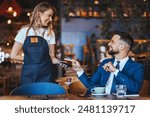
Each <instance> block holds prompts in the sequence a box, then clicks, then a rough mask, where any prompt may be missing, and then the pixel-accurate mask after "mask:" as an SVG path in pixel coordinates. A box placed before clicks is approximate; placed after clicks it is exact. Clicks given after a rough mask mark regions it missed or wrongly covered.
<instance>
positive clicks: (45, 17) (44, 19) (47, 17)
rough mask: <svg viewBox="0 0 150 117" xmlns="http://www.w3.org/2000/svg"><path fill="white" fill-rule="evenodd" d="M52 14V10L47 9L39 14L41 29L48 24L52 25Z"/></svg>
mask: <svg viewBox="0 0 150 117" xmlns="http://www.w3.org/2000/svg"><path fill="white" fill-rule="evenodd" d="M53 14H54V11H53V10H52V9H49V10H47V11H45V12H43V13H41V12H40V20H41V25H42V26H43V27H46V26H49V24H50V23H52V17H53Z"/></svg>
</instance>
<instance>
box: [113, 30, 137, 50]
mask: <svg viewBox="0 0 150 117" xmlns="http://www.w3.org/2000/svg"><path fill="white" fill-rule="evenodd" d="M113 35H119V36H120V39H121V40H123V41H124V42H126V43H127V44H128V45H129V46H130V49H129V50H131V49H132V46H133V44H134V39H133V38H132V36H131V35H130V34H128V33H126V32H121V31H114V32H113Z"/></svg>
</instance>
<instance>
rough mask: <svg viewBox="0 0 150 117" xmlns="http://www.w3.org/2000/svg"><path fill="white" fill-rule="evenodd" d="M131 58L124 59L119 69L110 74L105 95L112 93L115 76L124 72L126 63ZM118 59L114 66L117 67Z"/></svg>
mask: <svg viewBox="0 0 150 117" xmlns="http://www.w3.org/2000/svg"><path fill="white" fill-rule="evenodd" d="M128 59H129V57H126V58H124V59H121V60H119V61H120V63H119V69H117V70H116V71H115V72H112V73H110V76H109V79H108V81H107V83H106V89H105V93H106V94H110V92H111V87H112V83H113V79H114V75H115V76H117V75H118V72H119V71H122V69H123V68H124V66H125V64H126V62H127V61H128ZM117 61H118V60H117V59H115V62H114V63H113V65H114V66H116V65H117Z"/></svg>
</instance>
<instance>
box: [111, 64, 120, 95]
mask: <svg viewBox="0 0 150 117" xmlns="http://www.w3.org/2000/svg"><path fill="white" fill-rule="evenodd" d="M116 62H117V64H116V69H118V70H119V68H120V65H119V64H120V61H116ZM114 78H115V75H114ZM114 78H113V82H112V87H111V92H114V91H115V88H116V87H115V84H116V83H115V81H114Z"/></svg>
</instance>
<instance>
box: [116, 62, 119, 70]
mask: <svg viewBox="0 0 150 117" xmlns="http://www.w3.org/2000/svg"><path fill="white" fill-rule="evenodd" d="M119 64H120V61H117V64H116V68H117V69H118V70H119V68H120V65H119Z"/></svg>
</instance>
